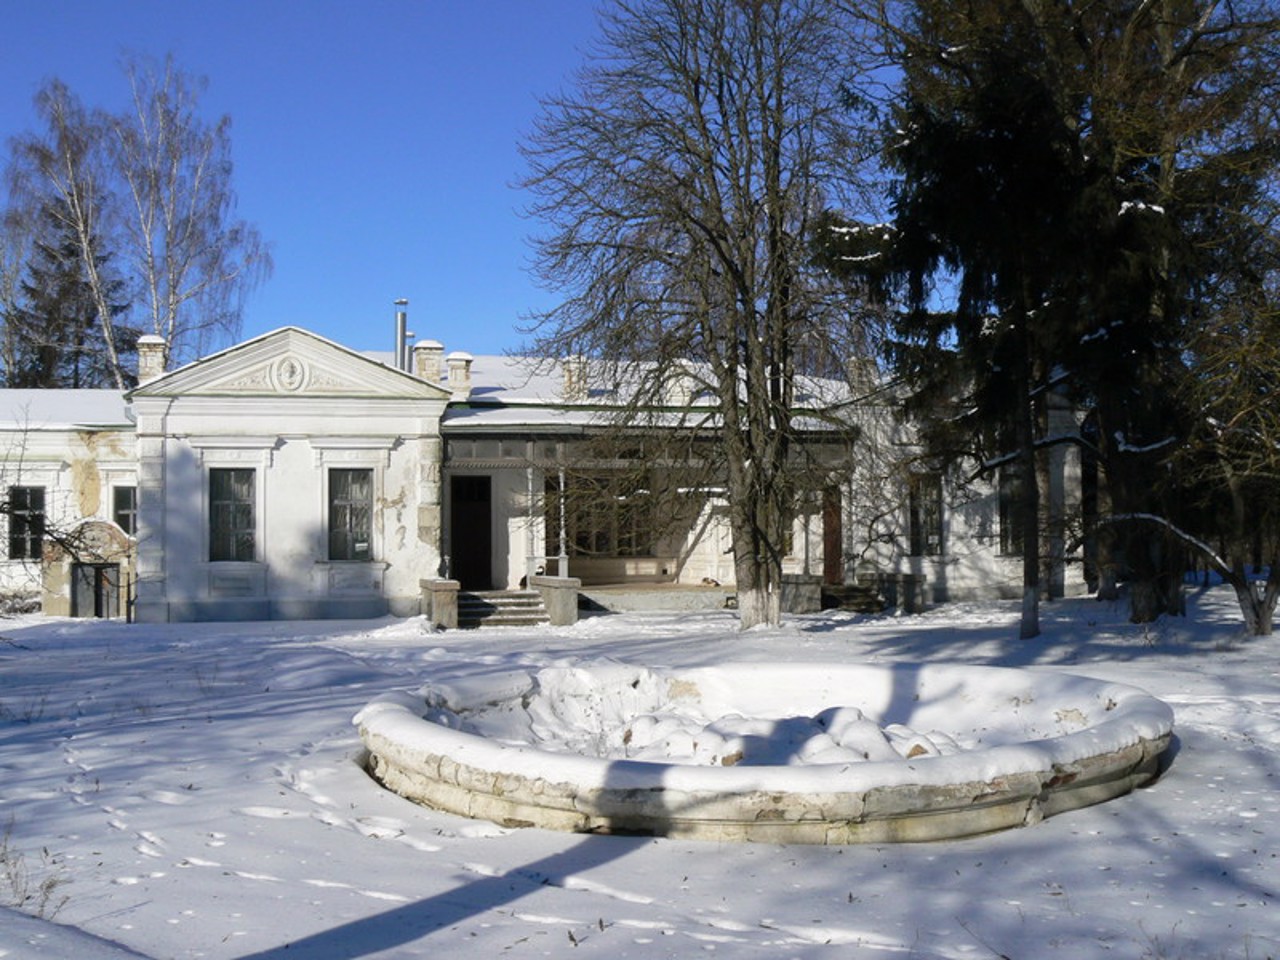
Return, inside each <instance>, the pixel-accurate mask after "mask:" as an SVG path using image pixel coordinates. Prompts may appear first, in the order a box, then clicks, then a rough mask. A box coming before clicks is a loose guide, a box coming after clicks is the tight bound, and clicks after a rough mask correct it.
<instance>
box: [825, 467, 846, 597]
mask: <svg viewBox="0 0 1280 960" xmlns="http://www.w3.org/2000/svg"><path fill="white" fill-rule="evenodd" d="M840 503H841V501H840V489H839V488H838V487H829V488H828V489H826V490H824V491H823V493H822V582H823V583H826V584H831V585H832V586H836V585H839V584H841V583H844V528H843V526H842V520H841V514H842V512H843V511H842V510H841V509H840Z"/></svg>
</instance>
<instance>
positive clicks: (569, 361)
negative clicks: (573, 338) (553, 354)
mask: <svg viewBox="0 0 1280 960" xmlns="http://www.w3.org/2000/svg"><path fill="white" fill-rule="evenodd" d="M560 366H561V368H562V370H563V371H564V386H563V387H562V388H561V396H562V398H563V399H564V401H565V402H566V403H581V402H582V401H584V400H586V399H587V396H588V393H587V358H586V357H565V358H564V359H563V360H561V361H560Z"/></svg>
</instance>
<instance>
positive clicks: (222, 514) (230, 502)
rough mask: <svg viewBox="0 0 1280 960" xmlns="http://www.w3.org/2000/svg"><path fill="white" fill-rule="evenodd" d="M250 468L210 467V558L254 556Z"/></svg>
mask: <svg viewBox="0 0 1280 960" xmlns="http://www.w3.org/2000/svg"><path fill="white" fill-rule="evenodd" d="M254 483H255V476H254V471H253V470H252V469H244V468H236V469H220V468H215V469H211V470H210V471H209V559H210V560H214V561H218V560H254V559H256V556H255V550H256V537H257V529H256V524H257V519H256V516H255V511H254Z"/></svg>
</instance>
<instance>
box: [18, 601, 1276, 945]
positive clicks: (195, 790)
mask: <svg viewBox="0 0 1280 960" xmlns="http://www.w3.org/2000/svg"><path fill="white" fill-rule="evenodd" d="M1192 608H1193V614H1192V616H1191V617H1190V618H1188V619H1187V620H1185V621H1184V620H1168V621H1164V622H1162V623H1161V624H1159V625H1157V626H1156V627H1154V628H1143V627H1135V626H1131V625H1129V624H1127V623H1125V622H1124V616H1123V610H1121V609H1118V608H1116V607H1114V606H1111V605H1108V604H1100V603H1097V602H1095V601H1091V600H1079V601H1067V602H1059V603H1055V604H1052V605H1050V606H1047V607H1046V608H1045V610H1044V614H1043V622H1044V625H1045V628H1046V629H1045V635H1044V636H1043V637H1042V638H1040V639H1038V640H1035V641H1031V642H1020V641H1018V640H1017V639H1016V636H1017V616H1018V611H1017V608H1016V604H983V605H951V606H947V607H941V608H938V609H937V610H934V611H932V612H930V613H928V614H925V615H922V616H919V617H904V618H891V617H886V618H865V617H852V616H845V615H831V614H824V615H815V616H810V617H800V618H795V619H793V620H789V621H788V622H787V624H786V625H785V626H784V627H783V628H782V629H781V630H777V631H771V630H753V631H749V632H747V633H745V634H741V633H739V632H738V631H737V630H736V625H735V623H734V621H733V620H732V619H731V618H730V617H729V616H728V615H727V614H726V615H722V614H703V615H690V614H681V615H678V616H675V615H673V616H662V615H649V616H615V617H597V618H593V619H589V620H585V621H583V622H582V623H579V624H578V625H576V626H574V627H571V628H562V629H552V628H542V629H537V630H529V631H523V630H516V629H490V630H484V631H471V632H465V631H464V632H457V631H455V632H447V633H432V632H429V631H428V630H427V629H426V628H425V627H424V623H423V621H421V620H419V619H411V620H399V621H397V620H379V621H370V622H350V621H348V622H340V623H302V624H299V623H270V624H237V625H228V624H173V625H164V626H137V625H127V624H121V623H102V622H90V621H79V622H77V621H70V620H41V619H39V618H32V619H15V620H9V621H5V622H4V623H0V837H3V843H2V844H0V904H14V903H15V902H16V901H19V900H21V901H23V903H22V906H23V908H24V909H25V910H26V911H27V913H28V914H30V913H38V912H40V910H41V908H43V912H44V913H45V915H46V916H48V915H52V916H53V917H54V919H55V921H56V924H49V923H46V922H42V921H37V920H34V919H31V918H30V917H29V916H27V915H23V914H18V913H14V912H12V911H11V910H7V909H6V908H4V907H2V906H0V958H29V957H71V956H75V957H82V956H84V957H95V958H97V957H102V958H114V957H135V956H143V957H151V958H196V957H208V958H244V960H249V958H252V960H276V958H279V960H285V958H297V957H301V958H312V960H340V958H354V957H383V958H388V957H396V958H416V957H423V958H426V957H432V958H435V957H476V958H491V957H547V956H550V957H569V956H572V957H582V958H591V957H597V958H610V960H613V958H644V960H648V958H658V957H691V956H721V957H735V958H736V957H744V958H751V957H761V958H765V957H767V958H791V957H796V958H811V957H812V958H836V957H840V958H844V957H859V958H862V957H866V958H879V957H883V958H897V957H904V958H906V957H910V958H922V960H935V958H970V957H974V958H992V957H1010V958H1017V960H1023V958H1032V957H1034V958H1040V957H1063V958H1072V960H1077V958H1091V957H1126V958H1127V957H1133V958H1142V957H1151V958H1157V957H1170V958H1175V957H1176V958H1219V957H1233V958H1250V960H1261V958H1265V957H1278V956H1280V912H1278V910H1277V903H1276V901H1277V894H1278V893H1280V646H1278V644H1280V640H1276V639H1264V640H1247V639H1245V638H1244V637H1242V635H1241V629H1240V626H1239V618H1238V615H1236V614H1235V613H1234V611H1233V606H1232V601H1231V598H1230V596H1229V595H1228V594H1227V593H1225V592H1221V591H1216V590H1215V591H1211V592H1209V593H1207V594H1204V595H1202V596H1200V597H1198V598H1196V601H1195V602H1194V603H1193V604H1192ZM601 657H611V658H614V659H616V660H621V661H624V662H627V663H634V664H643V665H648V666H674V667H687V666H711V665H716V664H720V663H724V662H729V661H748V662H763V661H769V660H785V661H787V662H803V661H827V662H830V661H836V662H866V663H877V664H892V663H898V662H909V663H914V662H924V661H929V662H956V663H965V664H990V665H1003V666H1026V665H1033V664H1034V665H1038V666H1043V667H1046V668H1049V669H1052V670H1059V671H1063V672H1069V673H1075V674H1081V675H1086V676H1091V677H1097V678H1099V679H1104V680H1108V681H1117V682H1122V683H1129V684H1134V685H1136V686H1139V687H1142V688H1144V689H1146V690H1148V691H1150V692H1151V693H1153V694H1155V695H1156V696H1159V697H1161V698H1163V699H1164V700H1165V701H1166V702H1168V703H1169V704H1170V705H1171V706H1172V707H1173V708H1174V711H1175V714H1176V733H1177V737H1178V739H1177V741H1176V748H1175V749H1176V756H1175V757H1174V759H1173V761H1172V765H1171V767H1170V769H1169V770H1168V771H1167V772H1166V774H1165V775H1164V776H1163V777H1162V778H1161V780H1160V781H1159V782H1158V783H1157V784H1155V785H1154V786H1152V787H1150V788H1148V789H1146V790H1142V791H1139V792H1137V793H1135V794H1132V795H1130V796H1128V797H1124V798H1121V799H1119V800H1115V801H1112V802H1110V803H1107V804H1103V805H1101V806H1097V807H1092V808H1089V809H1086V810H1079V811H1074V812H1070V813H1066V814H1063V815H1061V816H1058V817H1054V818H1052V819H1050V820H1047V821H1045V822H1043V823H1041V824H1038V825H1036V826H1033V827H1029V828H1026V829H1023V830H1016V831H1011V832H1006V833H1001V834H996V835H992V836H987V837H980V838H977V839H971V840H963V841H954V842H946V843H936V844H924V845H910V846H865V847H783V846H768V845H752V844H744V845H730V844H723V845H721V844H712V843H701V842H694V841H675V840H665V839H653V838H629V837H594V836H576V835H569V834H559V833H552V832H546V831H540V830H523V831H521V830H516V831H512V830H505V829H501V828H499V827H497V826H494V825H492V824H488V823H484V822H477V821H470V820H465V819H461V818H458V817H454V816H449V815H445V814H441V813H437V812H434V811H431V810H427V809H424V808H421V807H418V806H415V805H413V804H411V803H409V802H408V801H405V800H403V799H401V798H399V797H396V796H394V795H391V794H389V793H387V792H386V791H383V790H382V789H380V788H379V787H378V786H376V785H375V784H374V783H372V782H371V781H370V780H369V779H368V778H367V777H366V776H365V775H364V773H363V772H362V771H361V769H360V767H359V765H358V757H359V752H360V744H359V741H358V738H357V736H356V731H355V729H354V727H353V726H352V725H351V718H352V716H353V715H354V714H355V713H356V712H357V711H358V710H359V709H360V708H361V707H363V706H364V705H365V704H366V703H368V702H369V701H370V700H372V699H373V698H374V697H376V696H378V695H380V694H383V693H385V692H387V691H397V690H417V689H419V688H421V687H422V685H423V684H424V683H425V682H427V681H428V680H432V681H439V682H460V681H465V680H467V678H476V677H480V676H482V675H485V674H491V673H496V672H499V671H507V670H510V669H512V668H514V667H530V666H532V667H544V666H554V665H563V664H565V663H568V662H571V661H572V660H573V659H575V658H592V659H595V658H601ZM95 938H96V939H95ZM112 944H114V945H116V946H112Z"/></svg>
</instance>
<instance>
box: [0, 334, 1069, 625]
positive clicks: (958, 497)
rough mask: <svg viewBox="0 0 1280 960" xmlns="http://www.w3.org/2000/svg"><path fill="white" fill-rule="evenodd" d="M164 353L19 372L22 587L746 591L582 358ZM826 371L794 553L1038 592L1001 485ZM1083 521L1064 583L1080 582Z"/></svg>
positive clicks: (843, 575)
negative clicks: (812, 472)
mask: <svg viewBox="0 0 1280 960" xmlns="http://www.w3.org/2000/svg"><path fill="white" fill-rule="evenodd" d="M144 341H145V338H144ZM162 355H163V344H162V343H158V342H144V343H142V344H141V345H140V360H141V362H140V370H141V376H140V380H141V382H140V385H139V386H138V387H137V388H135V389H134V390H133V391H131V392H129V393H127V394H124V395H122V394H120V393H119V392H117V391H108V390H102V391H0V403H3V404H5V407H4V408H2V409H0V413H5V414H7V415H8V416H7V419H5V420H4V422H3V423H2V424H0V436H3V437H4V439H5V441H6V444H7V445H6V447H5V449H4V451H3V453H2V456H0V467H2V468H3V469H4V470H5V483H4V486H5V487H6V489H7V499H6V502H7V504H8V507H7V510H6V511H5V516H4V517H3V520H4V522H5V526H6V527H7V529H6V531H5V536H6V541H7V546H8V553H7V558H6V559H5V560H3V561H0V591H3V592H4V593H5V594H7V595H9V596H11V597H14V596H31V595H34V594H36V593H43V603H44V609H45V611H46V612H48V613H55V614H64V615H73V616H118V615H123V614H125V613H128V612H131V613H132V615H133V616H135V617H136V618H137V619H139V620H142V621H151V622H159V621H182V620H232V619H299V618H329V617H368V616H379V615H383V614H388V613H389V614H393V615H399V616H406V615H413V614H417V613H418V612H419V611H420V609H421V599H420V598H421V596H422V583H423V581H424V580H431V579H435V578H442V577H447V578H450V579H455V580H458V581H459V582H461V584H462V587H463V589H507V588H514V587H517V586H519V585H521V584H522V583H523V582H526V581H527V580H528V578H529V577H531V576H532V575H536V574H541V573H550V574H561V575H569V576H573V577H576V578H579V579H581V580H582V582H583V583H584V584H586V585H591V584H637V583H644V584H656V585H665V586H668V587H671V588H673V589H675V588H679V587H682V586H683V587H696V586H699V585H704V584H716V585H721V586H723V587H725V588H726V589H728V590H731V589H732V580H733V562H732V555H731V553H730V551H729V544H730V542H731V538H730V531H729V528H728V524H727V511H726V504H725V502H724V498H723V492H722V491H721V490H720V489H719V488H718V486H717V485H716V484H715V483H714V482H713V481H708V479H707V478H706V477H700V476H694V475H693V474H692V473H691V472H690V471H689V470H688V469H687V467H685V466H683V465H681V464H679V463H672V462H669V461H665V460H664V461H658V460H649V459H646V453H645V448H644V446H643V444H641V443H637V445H636V446H635V448H634V449H633V450H631V451H629V452H627V453H624V454H614V455H611V456H610V457H609V458H607V459H598V458H599V454H598V453H597V452H596V451H595V450H594V447H593V444H592V438H593V436H594V435H595V434H596V433H598V432H599V427H600V424H601V422H602V420H601V418H602V416H604V415H605V413H606V412H607V411H608V409H609V407H610V403H611V399H610V397H609V396H608V393H609V391H608V390H607V389H605V390H600V389H599V388H593V387H592V386H591V385H590V376H589V374H588V371H587V370H586V369H585V366H584V361H581V360H565V361H562V362H559V363H542V364H535V363H532V362H530V361H525V360H521V359H519V358H512V357H472V356H470V355H468V354H464V353H452V354H449V355H447V356H446V354H445V352H444V348H443V347H442V346H441V345H440V344H438V343H435V342H432V341H426V342H420V343H418V344H417V346H416V347H415V348H414V349H413V351H412V362H411V364H410V363H407V364H406V366H411V369H400V368H399V367H398V366H396V365H395V364H394V363H393V362H384V359H383V358H378V357H374V356H370V355H365V354H361V353H357V352H355V351H352V350H349V349H347V348H345V347H343V346H340V345H338V344H336V343H333V342H331V341H329V340H326V339H324V338H322V337H319V336H316V335H315V334H312V333H309V332H307V331H305V330H301V329H298V328H292V327H290V328H284V329H281V330H277V331H274V332H272V333H268V334H265V335H263V336H261V337H257V338H254V339H252V340H249V341H247V342H245V343H242V344H239V345H237V346H234V347H231V348H229V349H227V350H223V351H221V352H219V353H216V354H214V355H211V356H209V357H207V358H204V359H202V360H199V361H196V362H194V363H192V364H189V365H187V366H185V367H182V368H180V369H177V370H173V371H164V370H162V369H160V368H159V360H158V358H159V357H160V356H162ZM677 386H678V385H677ZM807 389H809V390H810V391H818V392H821V391H823V390H830V391H834V393H833V394H830V395H827V396H824V398H823V402H824V403H826V404H828V405H829V406H830V407H832V408H843V409H847V412H848V419H849V422H850V423H851V424H856V425H857V427H858V432H857V434H856V435H857V436H858V437H860V438H861V439H860V440H859V441H857V442H855V443H853V444H852V446H850V445H849V444H848V443H847V442H845V441H843V440H841V439H840V438H839V437H837V436H834V434H833V436H832V438H831V444H832V448H833V449H835V448H837V447H839V448H842V449H845V450H846V452H847V453H848V454H849V455H848V456H845V457H832V458H830V459H829V462H828V465H827V466H826V467H824V468H821V469H820V470H819V474H820V475H819V476H818V477H817V479H816V480H815V482H814V483H812V484H811V485H810V488H809V489H808V492H806V493H804V494H803V495H799V496H798V497H797V504H796V511H795V515H794V518H793V524H792V528H793V529H792V536H791V538H790V541H789V542H788V544H786V552H787V557H786V559H785V561H784V569H785V572H787V573H789V574H792V575H795V576H799V577H807V578H811V579H816V580H821V581H823V582H826V583H828V584H832V585H837V584H844V583H853V582H856V581H858V580H866V579H868V578H871V579H873V580H874V579H876V578H879V580H880V582H887V581H886V579H885V578H889V579H892V578H893V577H899V578H901V577H909V578H912V579H913V580H914V581H916V582H921V583H923V584H924V595H925V597H926V599H927V600H929V601H932V602H945V601H947V600H953V599H969V598H977V597H990V596H1019V595H1020V593H1021V586H1020V584H1021V560H1020V554H1019V551H1020V544H1019V543H1017V542H1016V538H1015V537H1012V536H1011V531H1010V530H1009V529H1007V528H1008V526H1009V524H1008V520H1007V515H1006V516H1005V517H1004V519H1005V522H1004V523H1003V524H1002V523H1001V520H1002V510H1001V490H1000V489H998V487H997V485H992V486H991V488H990V489H984V488H981V487H978V488H974V487H970V486H966V487H965V488H964V490H965V492H963V493H960V492H958V491H959V490H960V489H961V488H960V486H959V485H958V484H955V483H953V482H952V481H953V477H951V476H950V475H949V474H948V471H947V470H945V469H943V470H932V471H930V470H921V469H919V468H918V467H917V466H915V465H914V464H916V463H917V462H918V460H919V457H918V456H917V455H916V451H914V450H913V448H912V444H911V440H910V435H909V431H906V430H904V429H903V428H902V427H901V426H900V425H898V424H896V421H895V420H894V418H893V416H892V410H891V404H890V400H889V399H884V400H881V399H877V395H876V394H875V393H874V392H869V393H863V394H861V395H855V393H854V392H853V391H852V390H851V388H850V387H849V385H848V384H833V383H828V384H817V383H815V384H810V385H808V388H807ZM673 402H677V403H678V402H683V403H686V404H689V403H696V402H697V401H696V398H693V397H676V398H674V399H673ZM1063 416H1064V417H1065V416H1066V415H1065V413H1064V414H1063ZM1068 419H1069V418H1068ZM651 428H652V427H651ZM659 429H660V427H659ZM823 429H826V430H828V431H830V430H831V428H830V427H825V428H823ZM851 435H853V434H851ZM709 442H714V441H713V439H712V440H711V441H709ZM817 442H819V443H822V442H826V441H824V440H822V438H821V437H819V440H818V441H817ZM842 444H843V446H842ZM1055 457H1056V459H1055V461H1054V464H1053V475H1054V477H1055V480H1054V484H1055V486H1054V494H1053V499H1054V503H1055V508H1054V509H1055V510H1056V511H1058V514H1059V515H1060V516H1062V517H1064V518H1065V517H1069V516H1070V517H1074V516H1078V514H1079V512H1080V498H1079V489H1080V470H1079V464H1078V461H1077V460H1076V458H1075V455H1074V453H1073V448H1067V447H1064V448H1063V449H1062V451H1061V452H1060V453H1058V454H1055ZM593 458H594V459H593ZM1066 526H1067V524H1066V522H1065V521H1064V524H1063V532H1060V533H1059V534H1058V538H1059V543H1058V546H1057V547H1055V549H1057V550H1058V551H1059V554H1060V555H1059V556H1058V557H1057V558H1056V560H1055V566H1054V569H1055V571H1056V574H1055V575H1056V576H1057V578H1058V582H1057V584H1056V589H1057V592H1058V593H1074V592H1081V591H1082V590H1083V589H1084V587H1083V576H1082V573H1081V568H1080V564H1078V563H1073V562H1070V561H1071V560H1072V557H1071V556H1070V553H1071V550H1069V549H1068V543H1069V542H1070V537H1069V536H1068V534H1067V533H1066V532H1065V530H1066Z"/></svg>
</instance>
